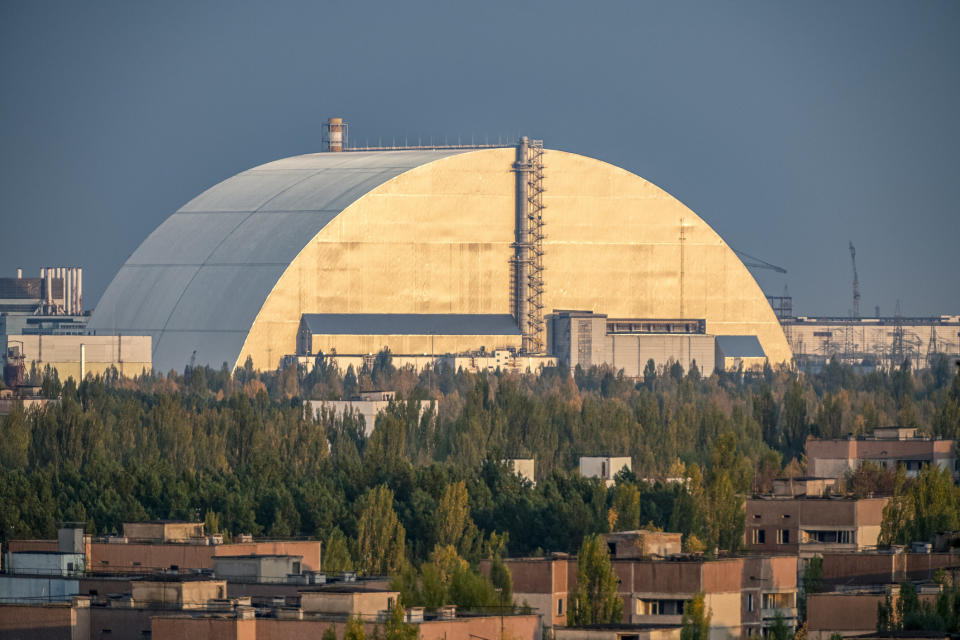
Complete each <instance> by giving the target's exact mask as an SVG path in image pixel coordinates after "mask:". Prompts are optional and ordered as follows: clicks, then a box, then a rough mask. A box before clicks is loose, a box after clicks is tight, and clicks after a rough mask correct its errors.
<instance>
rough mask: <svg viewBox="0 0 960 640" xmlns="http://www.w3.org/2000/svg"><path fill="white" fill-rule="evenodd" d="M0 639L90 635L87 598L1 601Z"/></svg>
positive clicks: (77, 639) (71, 639)
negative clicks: (30, 601)
mask: <svg viewBox="0 0 960 640" xmlns="http://www.w3.org/2000/svg"><path fill="white" fill-rule="evenodd" d="M0 638H2V639H4V640H7V639H10V640H14V639H17V640H20V639H23V640H27V639H29V640H86V639H87V638H90V600H89V599H87V598H83V597H73V598H70V599H68V600H66V601H64V602H42V603H41V602H36V601H34V602H32V603H10V602H6V601H0Z"/></svg>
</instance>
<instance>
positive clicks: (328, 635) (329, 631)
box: [320, 623, 337, 640]
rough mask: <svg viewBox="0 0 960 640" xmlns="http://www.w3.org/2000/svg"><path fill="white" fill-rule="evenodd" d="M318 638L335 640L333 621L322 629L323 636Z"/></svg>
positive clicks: (335, 633)
mask: <svg viewBox="0 0 960 640" xmlns="http://www.w3.org/2000/svg"><path fill="white" fill-rule="evenodd" d="M320 640H337V630H336V628H334V625H333V623H330V626H329V627H327V628H326V629H324V630H323V636H321V638H320Z"/></svg>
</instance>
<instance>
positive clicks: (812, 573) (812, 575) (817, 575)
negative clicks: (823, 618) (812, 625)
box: [800, 556, 823, 620]
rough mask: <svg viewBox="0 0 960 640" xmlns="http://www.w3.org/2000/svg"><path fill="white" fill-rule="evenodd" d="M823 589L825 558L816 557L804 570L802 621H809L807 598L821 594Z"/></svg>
mask: <svg viewBox="0 0 960 640" xmlns="http://www.w3.org/2000/svg"><path fill="white" fill-rule="evenodd" d="M822 589H823V558H822V557H821V556H814V557H812V558H810V561H809V562H807V566H806V568H805V569H804V570H803V581H802V583H801V587H800V619H801V620H806V619H807V596H808V595H809V594H811V593H819V592H820V591H821V590H822Z"/></svg>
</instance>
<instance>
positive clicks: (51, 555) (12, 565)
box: [4, 551, 85, 576]
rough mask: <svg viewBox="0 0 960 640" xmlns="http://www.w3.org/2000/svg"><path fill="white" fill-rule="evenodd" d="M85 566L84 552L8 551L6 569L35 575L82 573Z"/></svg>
mask: <svg viewBox="0 0 960 640" xmlns="http://www.w3.org/2000/svg"><path fill="white" fill-rule="evenodd" d="M84 567H85V558H84V554H83V552H80V553H72V552H71V553H62V552H60V551H15V552H14V551H8V552H7V554H6V559H5V562H4V571H6V572H7V573H8V574H21V575H34V576H75V575H82V574H83V572H84Z"/></svg>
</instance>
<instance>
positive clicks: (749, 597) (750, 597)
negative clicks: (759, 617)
mask: <svg viewBox="0 0 960 640" xmlns="http://www.w3.org/2000/svg"><path fill="white" fill-rule="evenodd" d="M747 611H753V594H752V593H748V594H747Z"/></svg>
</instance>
